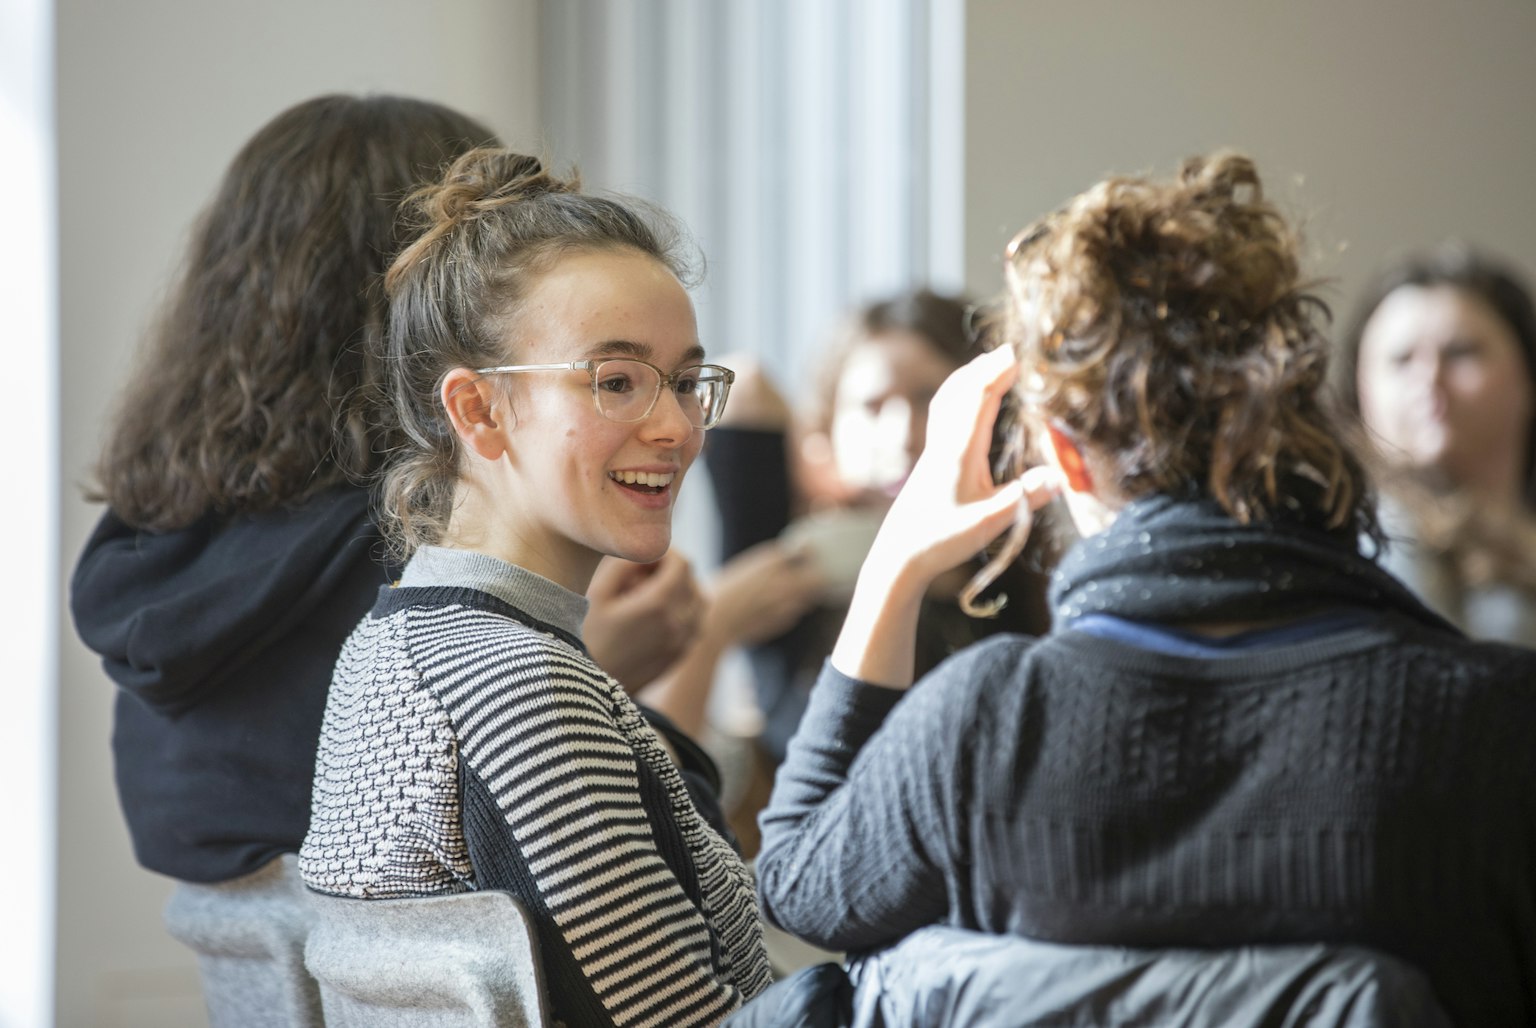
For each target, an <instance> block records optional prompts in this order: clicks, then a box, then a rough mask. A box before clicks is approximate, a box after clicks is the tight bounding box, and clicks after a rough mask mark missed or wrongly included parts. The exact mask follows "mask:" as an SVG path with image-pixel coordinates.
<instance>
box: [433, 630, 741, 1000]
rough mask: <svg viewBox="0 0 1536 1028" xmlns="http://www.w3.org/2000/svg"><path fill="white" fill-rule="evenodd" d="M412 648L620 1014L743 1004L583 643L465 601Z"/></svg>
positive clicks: (574, 946)
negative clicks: (655, 821)
mask: <svg viewBox="0 0 1536 1028" xmlns="http://www.w3.org/2000/svg"><path fill="white" fill-rule="evenodd" d="M424 617H426V618H427V619H428V621H429V623H428V624H422V625H420V626H418V628H419V629H420V630H419V631H418V632H415V633H413V635H414V637H415V639H416V640H417V645H418V649H417V651H416V654H415V656H416V659H417V660H418V661H419V664H420V666H421V668H422V670H423V671H424V673H425V674H426V677H427V680H428V682H429V683H431V687H432V689H433V691H434V692H436V693H437V694H438V696H439V698H440V700H441V702H442V704H443V707H444V708H445V709H446V710H447V711H448V715H449V717H450V719H451V720H452V721H453V723H454V726H455V731H456V734H457V736H458V740H459V747H460V756H461V759H463V760H464V761H465V762H466V763H467V764H468V765H469V766H470V767H471V768H472V769H473V770H474V771H475V772H476V773H477V774H478V775H479V776H480V777H481V779H482V780H483V781H484V782H485V783H486V784H487V786H488V787H489V789H490V791H491V793H492V794H493V795H494V797H495V799H496V803H497V807H498V809H499V810H500V812H501V814H502V816H503V817H504V818H505V819H506V822H507V825H508V827H509V828H510V830H511V835H512V838H513V840H514V841H515V843H516V846H517V847H518V849H519V851H520V852H521V855H522V857H523V859H524V861H525V862H526V863H527V865H528V868H529V870H530V872H531V874H532V876H533V879H534V884H535V887H536V888H537V889H538V891H539V894H540V897H541V898H542V900H543V903H544V905H545V906H546V907H547V909H548V910H549V912H550V916H551V917H552V918H553V920H554V922H555V926H556V928H557V929H558V931H559V933H560V936H561V937H562V938H563V939H564V940H565V942H566V944H567V945H568V946H569V948H570V951H571V953H572V954H573V955H574V957H575V959H576V961H577V963H578V965H579V966H580V967H581V969H582V972H583V974H584V975H585V976H586V979H587V980H588V981H589V982H590V983H591V985H592V988H593V990H594V992H595V993H596V995H597V997H598V1000H599V1002H600V1003H601V1004H602V1005H603V1007H604V1009H605V1010H606V1011H607V1012H608V1013H609V1015H610V1016H611V1017H612V1019H613V1022H614V1024H615V1025H621V1026H629V1025H636V1026H639V1025H698V1024H709V1023H714V1022H716V1021H718V1020H720V1019H721V1018H723V1017H724V1016H725V1015H726V1014H727V1013H729V1012H730V1011H731V1010H733V1009H735V1008H736V1007H737V1006H739V1005H740V1003H741V995H740V993H739V991H738V990H737V989H736V988H734V987H733V986H732V985H730V984H728V983H726V982H724V981H722V980H721V976H720V975H719V974H718V973H717V971H716V968H715V961H714V957H713V954H714V950H715V946H716V943H715V942H714V940H713V939H712V936H711V932H710V928H709V925H708V924H707V923H706V921H705V918H704V915H703V913H702V912H701V911H700V910H699V909H698V907H697V906H695V905H694V903H693V902H691V901H690V900H689V898H688V896H687V894H686V893H685V892H684V891H683V888H682V886H681V885H680V883H679V882H678V880H677V878H676V876H675V875H674V874H673V873H672V870H671V869H670V868H669V867H668V865H667V863H666V861H665V860H664V859H663V857H662V855H661V854H660V852H659V851H658V849H657V843H656V839H655V836H654V834H653V832H652V830H651V825H650V821H649V819H648V818H647V815H646V811H645V809H644V807H643V806H642V804H641V798H640V779H639V773H638V771H637V767H636V757H635V752H634V750H633V749H632V747H631V746H630V744H629V742H628V740H626V738H625V737H624V735H623V734H622V733H621V732H620V731H619V729H618V727H617V725H616V721H615V716H616V715H615V710H614V707H613V701H612V699H611V697H610V694H609V692H608V688H607V682H606V679H604V678H602V677H600V673H599V672H598V671H597V669H596V667H595V666H594V665H592V664H591V663H590V662H589V661H587V660H586V659H585V658H584V657H583V656H582V655H581V654H579V653H577V652H576V651H575V650H573V649H570V648H568V647H565V646H562V645H560V644H559V643H557V642H555V641H554V640H552V639H550V638H548V637H546V636H543V635H540V634H538V633H536V632H534V631H532V630H530V629H526V628H524V627H522V626H517V625H515V624H509V622H508V621H507V620H506V619H504V618H499V617H497V616H495V615H491V614H487V613H485V612H482V611H475V610H472V609H466V608H448V609H443V610H438V611H434V612H432V613H431V614H430V615H424Z"/></svg>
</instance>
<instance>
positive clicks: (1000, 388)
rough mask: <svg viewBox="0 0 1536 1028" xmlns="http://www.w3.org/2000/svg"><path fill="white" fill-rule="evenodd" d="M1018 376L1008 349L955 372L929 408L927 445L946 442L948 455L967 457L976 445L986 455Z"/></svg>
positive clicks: (975, 361) (942, 386) (1014, 362)
mask: <svg viewBox="0 0 1536 1028" xmlns="http://www.w3.org/2000/svg"><path fill="white" fill-rule="evenodd" d="M1018 377H1019V365H1018V358H1017V357H1016V356H1015V355H1014V352H1013V348H1012V347H1009V346H1003V347H999V348H998V349H996V350H989V351H988V352H986V353H983V354H981V355H980V356H979V357H976V358H974V359H973V360H971V361H970V362H968V363H966V364H964V365H961V366H960V367H959V368H957V369H955V371H953V372H952V373H951V374H950V376H949V377H948V378H946V379H945V380H944V383H943V385H941V386H940V387H939V391H938V392H937V393H936V394H935V395H934V398H933V403H932V405H931V406H930V408H929V412H930V413H929V417H928V433H929V440H928V441H929V443H930V444H932V443H933V442H935V441H938V442H941V443H945V442H947V443H948V444H949V447H948V449H949V451H950V452H951V453H965V454H967V455H968V456H969V455H970V454H971V453H972V452H974V451H975V449H976V448H977V447H978V446H979V447H980V449H981V452H982V454H983V455H985V453H986V451H987V450H988V449H990V447H991V442H992V428H993V425H994V424H996V422H997V411H998V407H999V406H1001V404H1002V400H1003V397H1004V396H1005V395H1006V394H1007V392H1008V390H1009V389H1012V388H1013V384H1014V382H1015V381H1017V380H1018Z"/></svg>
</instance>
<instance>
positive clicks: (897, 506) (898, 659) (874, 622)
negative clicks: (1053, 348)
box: [832, 347, 1058, 688]
mask: <svg viewBox="0 0 1536 1028" xmlns="http://www.w3.org/2000/svg"><path fill="white" fill-rule="evenodd" d="M1017 376H1018V367H1017V364H1016V359H1015V357H1014V355H1013V351H1012V350H1011V349H1010V348H1008V347H1003V348H1000V349H997V350H994V351H991V352H989V353H985V354H982V355H981V356H980V357H977V358H976V359H975V360H972V361H971V362H970V363H968V364H966V365H964V366H963V367H961V368H959V369H957V370H956V371H955V372H954V373H953V374H951V375H950V376H949V378H948V379H946V380H945V382H944V385H943V386H942V387H940V389H939V391H938V393H937V395H935V396H934V398H933V403H932V405H931V406H930V408H929V414H928V437H927V441H926V444H925V446H924V448H923V455H922V456H921V457H919V458H918V461H917V464H916V465H915V466H914V467H913V469H912V474H911V476H910V477H909V478H908V479H907V481H906V484H905V485H903V486H902V489H901V493H900V495H899V496H897V498H896V502H895V503H894V504H892V506H891V509H890V511H889V512H888V513H887V514H886V516H885V521H884V522H883V523H882V524H881V526H880V532H879V534H878V535H877V536H876V537H875V544H874V546H873V547H872V548H871V550H870V553H869V556H868V557H867V558H866V559H865V561H864V566H863V568H862V570H861V571H860V572H859V582H858V585H857V586H856V587H855V589H854V597H853V602H852V603H851V604H850V606H849V610H848V618H847V620H846V621H845V622H844V624H843V631H842V634H841V635H839V637H838V641H837V645H836V647H835V648H834V649H833V651H832V663H833V666H835V667H836V668H837V669H838V670H840V671H842V672H843V673H844V674H848V675H851V676H853V677H855V678H859V679H862V680H864V681H867V682H872V683H874V684H877V685H885V686H889V687H892V688H906V687H907V686H909V685H911V684H912V673H913V672H912V666H913V656H912V654H913V646H914V640H915V637H916V632H917V612H918V607H919V605H920V603H921V600H922V596H923V594H924V592H926V590H927V588H928V586H929V585H930V584H931V583H932V582H933V580H934V579H935V578H937V577H938V576H939V575H941V574H943V573H944V572H945V571H948V570H949V569H951V568H953V567H955V566H957V565H959V564H960V563H961V562H963V561H965V560H966V559H967V558H970V557H973V556H975V555H976V554H977V553H978V552H980V551H981V549H982V548H983V547H984V546H986V545H987V544H988V543H990V542H991V541H992V540H993V539H995V538H997V536H998V535H1000V534H1001V533H1002V532H1003V531H1004V530H1005V529H1007V528H1008V527H1009V526H1010V525H1012V524H1013V523H1014V522H1015V521H1016V520H1020V521H1024V522H1025V523H1026V524H1027V522H1028V519H1030V518H1031V517H1032V515H1033V512H1034V511H1035V510H1037V509H1039V508H1040V507H1041V506H1043V505H1044V504H1045V503H1046V502H1047V501H1048V500H1049V499H1050V498H1051V497H1052V496H1053V495H1055V493H1056V491H1057V489H1058V475H1057V473H1056V472H1055V471H1054V470H1052V469H1050V468H1044V467H1039V468H1031V469H1029V470H1028V471H1026V472H1025V473H1024V474H1023V475H1022V476H1020V477H1019V478H1017V479H1015V480H1013V481H1011V482H1004V483H1002V484H997V483H994V482H993V481H992V469H991V464H990V462H989V461H988V458H987V453H988V450H989V449H990V447H991V441H992V428H993V425H994V424H995V423H996V421H997V412H998V407H999V405H1000V404H1001V403H1002V399H1003V397H1004V396H1005V395H1006V394H1007V392H1008V390H1009V389H1010V388H1011V387H1012V386H1013V383H1014V380H1015V379H1016V378H1017Z"/></svg>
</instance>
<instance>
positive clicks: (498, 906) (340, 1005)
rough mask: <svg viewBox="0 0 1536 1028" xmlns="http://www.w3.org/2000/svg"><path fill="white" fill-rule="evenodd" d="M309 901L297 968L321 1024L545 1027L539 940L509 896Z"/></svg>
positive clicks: (337, 1027)
mask: <svg viewBox="0 0 1536 1028" xmlns="http://www.w3.org/2000/svg"><path fill="white" fill-rule="evenodd" d="M310 899H311V901H312V905H313V907H314V910H315V917H316V919H315V926H314V930H313V931H312V932H311V933H310V936H309V944H308V946H307V947H306V948H305V963H306V965H307V966H308V968H309V971H310V973H311V974H313V975H314V977H315V979H316V980H317V981H318V982H319V984H320V997H321V1002H322V1004H323V1006H324V1008H325V1023H326V1024H327V1025H328V1026H329V1028H427V1026H432V1028H493V1026H495V1028H542V1026H544V1025H546V1024H547V1023H549V1003H548V1000H547V998H546V992H545V986H544V980H543V969H542V965H541V964H540V962H539V947H538V937H537V935H536V934H535V930H534V926H533V923H532V921H530V920H529V918H528V915H527V912H526V911H525V909H524V908H523V906H522V904H521V903H519V902H518V901H517V899H516V898H515V897H514V896H513V895H512V894H511V893H508V892H502V891H498V890H489V889H487V890H483V891H478V892H461V893H455V894H452V895H443V896H423V897H415V898H408V899H368V900H364V899H344V898H341V897H338V896H326V895H322V894H320V893H313V892H312V893H311V894H310Z"/></svg>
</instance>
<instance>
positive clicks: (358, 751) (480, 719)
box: [299, 548, 769, 1025]
mask: <svg viewBox="0 0 1536 1028" xmlns="http://www.w3.org/2000/svg"><path fill="white" fill-rule="evenodd" d="M585 612H586V600H585V598H584V597H581V596H579V595H577V594H574V593H571V592H569V591H567V590H565V589H563V588H561V587H560V586H558V585H555V584H554V583H553V582H550V581H548V580H547V579H544V578H541V577H539V576H538V575H534V574H532V573H531V572H528V571H525V570H523V569H521V568H517V567H514V566H512V565H510V564H506V563H504V562H502V561H499V560H496V559H494V558H491V557H487V556H483V555H481V554H475V553H470V552H467V551H462V550H447V549H440V548H426V549H423V550H422V551H420V552H419V553H418V554H417V555H416V556H415V557H414V558H413V559H412V561H411V563H410V565H409V566H408V567H407V568H406V570H405V573H404V576H403V577H402V579H401V582H400V585H399V587H397V588H395V589H393V590H388V591H386V592H383V593H381V595H380V599H379V602H378V603H377V604H376V605H375V606H374V609H373V610H372V611H371V612H370V613H369V615H368V616H367V617H366V618H364V619H363V621H362V622H361V623H360V624H359V625H358V627H357V629H356V631H354V632H353V634H352V636H351V638H350V639H349V640H348V641H347V644H346V646H345V648H344V649H343V650H342V654H341V657H340V660H339V661H338V663H337V666H336V673H335V676H334V678H333V679H332V683H331V691H330V697H329V700H328V702H327V706H326V712H325V722H324V725H323V727H322V730H321V739H320V751H319V758H318V761H317V764H316V769H315V786H314V799H313V811H312V816H311V821H310V829H309V835H308V836H307V837H306V839H305V841H304V848H303V850H302V852H301V853H300V857H299V862H300V869H301V871H302V873H303V875H304V879H305V881H306V882H307V883H308V884H309V885H310V887H312V888H314V889H317V890H319V891H321V892H326V893H331V894H334V895H341V896H352V897H359V898H385V897H390V896H420V895H427V894H432V893H446V892H459V891H464V890H467V889H475V888H497V889H507V890H509V891H511V892H513V893H514V894H515V895H517V896H518V897H519V898H520V899H521V900H522V901H523V903H524V905H525V906H527V908H528V909H529V911H530V912H531V914H532V916H533V918H534V920H535V921H536V922H537V924H538V927H539V934H540V943H541V948H542V952H543V957H544V961H545V964H546V967H545V971H546V974H547V976H548V980H549V981H550V985H551V988H550V992H551V995H552V998H553V1002H554V1006H555V1012H556V1014H557V1016H559V1017H560V1018H561V1019H562V1020H564V1021H566V1022H567V1023H569V1024H572V1025H577V1024H580V1025H587V1024H593V1025H603V1024H613V1025H699V1024H713V1023H715V1022H717V1021H719V1020H720V1019H721V1018H722V1017H724V1016H725V1015H726V1014H727V1013H728V1012H730V1011H731V1010H733V1009H735V1008H736V1007H738V1006H739V1005H740V1004H741V1003H742V1002H743V1001H744V1000H745V999H749V998H751V997H752V996H754V995H756V994H757V993H758V992H760V991H762V989H763V988H764V987H766V985H767V984H768V982H769V971H768V963H767V958H766V956H765V954H764V951H763V945H762V933H761V925H760V923H759V921H758V915H757V910H756V904H755V897H754V892H753V883H752V880H751V875H750V873H749V872H748V871H747V869H746V868H745V867H744V866H743V864H742V863H741V861H740V859H739V858H738V857H737V855H736V854H735V852H734V851H732V850H731V848H730V847H729V845H727V844H726V842H725V841H724V840H723V839H721V838H720V836H719V835H718V834H716V833H715V832H714V831H713V830H712V829H711V828H710V827H709V826H708V825H707V824H705V823H704V822H703V820H702V819H701V818H700V817H699V815H698V814H697V813H696V811H695V809H694V807H693V804H692V802H691V801H690V800H689V799H688V795H687V792H686V790H685V788H684V786H683V783H682V780H681V779H680V778H679V776H678V773H677V770H676V768H675V767H674V765H673V763H672V761H671V759H670V758H669V757H668V756H667V754H666V753H665V751H664V750H663V749H662V747H661V746H660V744H659V742H658V740H657V737H656V735H655V733H654V732H653V730H652V729H651V727H650V726H649V725H648V724H647V723H646V722H645V720H644V718H643V717H642V716H641V714H640V712H639V710H638V709H637V708H636V707H635V705H634V703H633V702H631V701H630V699H629V697H628V696H627V695H626V694H625V693H624V690H623V689H622V688H621V687H620V686H619V684H618V683H617V682H615V681H614V680H613V679H612V678H610V677H608V676H607V675H605V674H604V673H603V672H602V671H601V670H600V669H599V668H598V667H597V665H596V664H594V663H593V662H592V661H591V659H590V658H589V657H588V656H587V655H586V652H585V650H584V649H583V648H582V646H581V643H580V639H579V634H578V633H579V630H580V626H581V622H582V619H583V617H584V616H585Z"/></svg>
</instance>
